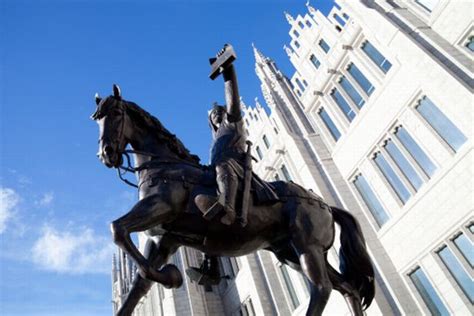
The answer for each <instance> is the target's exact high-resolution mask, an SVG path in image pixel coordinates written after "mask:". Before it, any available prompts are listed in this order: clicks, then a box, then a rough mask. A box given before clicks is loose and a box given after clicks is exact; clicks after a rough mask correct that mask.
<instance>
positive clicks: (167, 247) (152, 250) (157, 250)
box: [117, 235, 182, 316]
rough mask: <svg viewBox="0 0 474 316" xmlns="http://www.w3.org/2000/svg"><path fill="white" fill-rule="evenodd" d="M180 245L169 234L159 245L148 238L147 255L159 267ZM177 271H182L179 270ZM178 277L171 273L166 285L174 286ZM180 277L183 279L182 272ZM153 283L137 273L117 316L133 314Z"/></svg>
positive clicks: (153, 264)
mask: <svg viewBox="0 0 474 316" xmlns="http://www.w3.org/2000/svg"><path fill="white" fill-rule="evenodd" d="M178 247H179V244H177V243H176V242H175V241H174V240H173V239H172V238H170V237H168V236H167V235H164V236H163V237H162V238H161V239H160V241H159V243H158V245H156V244H155V242H154V241H152V240H148V242H147V245H146V246H145V257H146V258H147V259H148V260H149V261H150V264H151V265H152V266H153V267H154V268H156V269H159V268H161V267H162V266H163V265H164V264H165V263H166V262H167V261H168V259H169V257H170V256H171V255H173V254H174V253H175V252H176V250H177V249H178ZM165 268H166V266H165ZM177 272H178V273H180V272H179V271H177ZM176 278H177V276H176V275H173V274H171V275H170V282H169V283H168V284H164V285H165V286H168V287H174V286H173V285H176V284H173V283H174V282H176V281H179V280H176ZM179 279H180V280H181V281H182V278H181V275H180V274H179ZM178 283H180V282H178ZM152 285H153V281H150V280H147V279H144V278H142V277H141V276H140V274H139V273H137V274H136V275H135V279H134V281H133V285H132V288H131V289H130V291H129V292H128V294H127V298H126V299H125V301H124V302H123V304H122V306H121V307H120V309H119V310H118V312H117V316H129V315H131V314H132V313H133V310H134V309H135V306H136V305H137V304H138V302H139V301H140V299H141V298H142V297H143V296H144V295H145V294H146V293H148V291H149V290H150V288H151V286H152Z"/></svg>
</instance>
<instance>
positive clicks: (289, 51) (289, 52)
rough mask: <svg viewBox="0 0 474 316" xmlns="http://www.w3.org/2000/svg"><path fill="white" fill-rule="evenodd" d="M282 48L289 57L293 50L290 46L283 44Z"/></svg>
mask: <svg viewBox="0 0 474 316" xmlns="http://www.w3.org/2000/svg"><path fill="white" fill-rule="evenodd" d="M283 49H284V50H285V53H286V54H287V55H288V57H291V55H293V50H292V49H291V48H290V47H288V46H286V45H283Z"/></svg>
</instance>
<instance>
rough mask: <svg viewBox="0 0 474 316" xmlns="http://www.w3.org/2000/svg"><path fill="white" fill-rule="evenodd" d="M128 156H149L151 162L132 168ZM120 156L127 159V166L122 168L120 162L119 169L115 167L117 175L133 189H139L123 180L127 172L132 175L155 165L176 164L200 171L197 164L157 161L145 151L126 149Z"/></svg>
mask: <svg viewBox="0 0 474 316" xmlns="http://www.w3.org/2000/svg"><path fill="white" fill-rule="evenodd" d="M129 154H138V155H142V156H149V157H151V158H152V160H150V161H147V162H145V163H143V164H142V165H141V166H138V167H133V166H132V163H131V159H130V155H129ZM122 155H124V156H125V157H126V158H127V159H126V160H127V165H126V166H124V165H123V163H124V161H123V162H122V165H120V166H119V167H117V174H118V176H119V178H120V180H122V181H123V182H125V183H126V184H128V185H130V186H132V187H134V188H137V189H138V188H139V186H138V185H136V184H135V183H132V182H130V181H128V180H127V179H125V178H124V177H123V176H124V175H125V174H126V173H127V172H132V173H135V172H140V171H143V170H146V169H149V168H151V167H152V166H153V165H157V164H176V163H179V164H185V165H188V166H191V167H194V168H198V169H200V168H201V167H200V166H199V165H197V164H194V163H190V162H188V161H186V160H181V159H175V160H158V159H156V158H159V156H158V155H155V154H152V153H149V152H146V151H141V150H132V149H126V150H124V151H123V152H122Z"/></svg>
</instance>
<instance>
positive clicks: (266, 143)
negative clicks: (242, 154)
mask: <svg viewBox="0 0 474 316" xmlns="http://www.w3.org/2000/svg"><path fill="white" fill-rule="evenodd" d="M262 139H263V143H264V144H265V147H267V149H268V148H270V142H269V141H268V137H267V135H263V137H262Z"/></svg>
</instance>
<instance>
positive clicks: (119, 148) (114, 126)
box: [91, 85, 128, 168]
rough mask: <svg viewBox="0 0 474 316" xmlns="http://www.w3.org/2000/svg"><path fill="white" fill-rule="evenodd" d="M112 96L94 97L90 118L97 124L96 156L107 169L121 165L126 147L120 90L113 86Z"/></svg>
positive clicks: (124, 114) (124, 115) (122, 102)
mask: <svg viewBox="0 0 474 316" xmlns="http://www.w3.org/2000/svg"><path fill="white" fill-rule="evenodd" d="M113 91H114V94H113V95H111V96H108V97H107V98H105V99H102V98H100V97H99V95H98V94H96V95H95V102H96V104H97V109H96V111H95V112H94V114H92V116H91V118H92V119H93V120H94V121H96V122H97V124H99V133H100V134H99V152H98V153H97V156H98V157H99V159H100V160H101V161H102V162H103V163H104V164H105V165H106V166H107V167H109V168H111V167H116V168H117V167H119V166H120V165H121V164H122V152H123V151H124V150H125V147H126V146H127V143H128V141H127V138H126V134H127V128H128V127H127V125H128V124H127V122H128V119H127V113H126V106H125V103H124V101H123V100H122V96H121V93H120V88H119V87H118V86H117V85H114V86H113Z"/></svg>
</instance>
